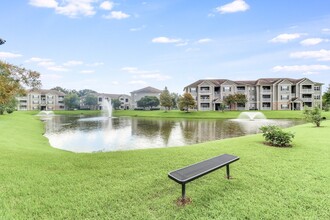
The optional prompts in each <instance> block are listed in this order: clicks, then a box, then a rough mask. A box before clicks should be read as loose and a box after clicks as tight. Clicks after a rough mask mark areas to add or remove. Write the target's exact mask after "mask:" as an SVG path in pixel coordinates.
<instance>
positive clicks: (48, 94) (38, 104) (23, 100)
mask: <svg viewBox="0 0 330 220" xmlns="http://www.w3.org/2000/svg"><path fill="white" fill-rule="evenodd" d="M64 96H65V94H64V93H62V92H59V91H56V90H46V89H38V90H29V91H27V92H26V95H25V96H19V97H17V101H18V104H17V110H40V111H42V110H46V111H52V110H64Z"/></svg>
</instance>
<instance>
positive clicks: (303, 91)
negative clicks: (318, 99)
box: [301, 89, 314, 93]
mask: <svg viewBox="0 0 330 220" xmlns="http://www.w3.org/2000/svg"><path fill="white" fill-rule="evenodd" d="M313 92H314V91H313V90H312V89H302V90H301V93H313Z"/></svg>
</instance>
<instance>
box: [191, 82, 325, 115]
mask: <svg viewBox="0 0 330 220" xmlns="http://www.w3.org/2000/svg"><path fill="white" fill-rule="evenodd" d="M322 85H323V84H322V83H317V82H313V81H311V80H310V79H307V78H302V79H290V78H261V79H258V80H250V81H232V80H227V79H213V80H198V81H196V82H194V83H192V84H190V85H188V86H186V87H185V88H184V91H185V92H188V93H190V94H191V95H192V96H193V97H194V98H195V100H196V103H197V110H200V111H210V110H220V106H221V104H222V103H224V99H225V98H226V97H227V96H228V95H234V94H244V95H245V96H246V98H247V102H246V103H244V104H243V103H242V104H237V108H236V109H237V110H302V109H303V108H304V106H308V107H314V106H319V107H321V108H322Z"/></svg>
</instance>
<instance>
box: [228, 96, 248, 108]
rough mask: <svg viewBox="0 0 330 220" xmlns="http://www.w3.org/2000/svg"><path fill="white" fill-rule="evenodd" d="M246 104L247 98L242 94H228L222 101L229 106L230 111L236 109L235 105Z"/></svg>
mask: <svg viewBox="0 0 330 220" xmlns="http://www.w3.org/2000/svg"><path fill="white" fill-rule="evenodd" d="M246 102H247V98H246V96H245V95H244V94H240V93H237V94H233V95H232V94H230V95H228V96H227V97H226V98H225V99H224V103H226V104H227V105H229V106H230V109H236V104H238V103H239V104H244V103H246Z"/></svg>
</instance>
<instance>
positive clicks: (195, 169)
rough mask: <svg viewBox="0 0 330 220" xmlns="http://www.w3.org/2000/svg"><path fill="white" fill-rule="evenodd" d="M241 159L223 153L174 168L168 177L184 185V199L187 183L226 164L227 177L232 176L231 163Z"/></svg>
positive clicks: (183, 197)
mask: <svg viewBox="0 0 330 220" xmlns="http://www.w3.org/2000/svg"><path fill="white" fill-rule="evenodd" d="M237 160H239V157H237V156H234V155H230V154H223V155H220V156H217V157H213V158H211V159H208V160H204V161H202V162H199V163H196V164H193V165H190V166H187V167H184V168H181V169H178V170H174V171H172V172H170V173H169V174H168V177H169V178H170V179H172V180H174V181H175V182H177V183H180V184H181V185H182V200H185V197H186V183H188V182H190V181H193V180H195V179H197V178H199V177H202V176H204V175H206V174H208V173H211V172H213V171H215V170H217V169H220V168H221V167H224V166H226V177H227V179H229V178H230V172H229V164H231V163H233V162H235V161H237Z"/></svg>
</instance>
